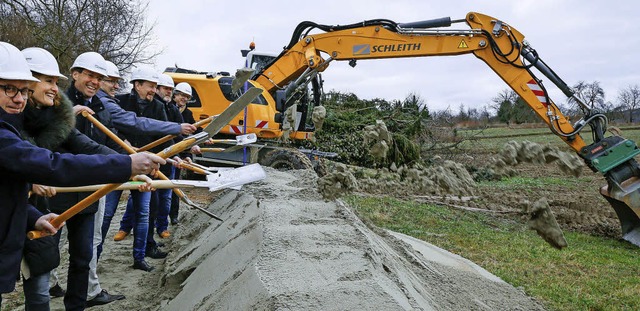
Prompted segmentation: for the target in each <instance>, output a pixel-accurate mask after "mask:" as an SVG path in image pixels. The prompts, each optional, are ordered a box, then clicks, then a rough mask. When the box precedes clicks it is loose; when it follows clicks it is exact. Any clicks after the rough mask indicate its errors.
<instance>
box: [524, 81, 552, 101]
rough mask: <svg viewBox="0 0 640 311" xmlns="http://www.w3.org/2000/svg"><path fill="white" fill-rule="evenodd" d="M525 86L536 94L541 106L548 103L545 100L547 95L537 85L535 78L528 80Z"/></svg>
mask: <svg viewBox="0 0 640 311" xmlns="http://www.w3.org/2000/svg"><path fill="white" fill-rule="evenodd" d="M527 86H528V87H529V89H531V91H532V92H533V94H534V95H536V97H537V98H538V100H539V101H540V103H541V104H542V105H543V106H545V107H547V105H549V103H548V102H547V97H546V96H545V95H544V90H543V89H542V88H541V87H540V86H539V85H538V83H536V81H535V80H533V79H531V80H529V82H527Z"/></svg>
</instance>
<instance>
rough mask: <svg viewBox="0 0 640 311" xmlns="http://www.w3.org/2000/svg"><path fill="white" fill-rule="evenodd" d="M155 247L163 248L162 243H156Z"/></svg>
mask: <svg viewBox="0 0 640 311" xmlns="http://www.w3.org/2000/svg"><path fill="white" fill-rule="evenodd" d="M156 246H157V247H164V243H162V242H156Z"/></svg>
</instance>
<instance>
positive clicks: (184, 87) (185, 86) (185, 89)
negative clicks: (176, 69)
mask: <svg viewBox="0 0 640 311" xmlns="http://www.w3.org/2000/svg"><path fill="white" fill-rule="evenodd" d="M174 91H179V92H182V93H185V94H187V95H189V96H192V95H191V85H189V83H187V82H180V83H178V85H176V88H175V90H174Z"/></svg>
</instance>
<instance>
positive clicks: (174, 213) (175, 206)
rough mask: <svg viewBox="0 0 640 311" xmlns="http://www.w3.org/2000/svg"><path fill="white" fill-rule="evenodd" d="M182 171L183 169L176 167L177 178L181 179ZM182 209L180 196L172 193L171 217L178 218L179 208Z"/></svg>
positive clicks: (172, 218)
mask: <svg viewBox="0 0 640 311" xmlns="http://www.w3.org/2000/svg"><path fill="white" fill-rule="evenodd" d="M180 171H181V169H179V168H176V171H175V175H174V176H175V179H180ZM179 209H180V197H179V196H178V195H177V194H176V193H175V192H173V193H172V194H171V210H169V219H171V220H174V219H176V220H177V219H178V210H179Z"/></svg>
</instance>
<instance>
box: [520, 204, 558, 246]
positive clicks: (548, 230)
mask: <svg viewBox="0 0 640 311" xmlns="http://www.w3.org/2000/svg"><path fill="white" fill-rule="evenodd" d="M527 213H528V214H529V216H530V218H529V221H528V222H527V224H528V226H529V229H532V230H535V231H536V233H538V235H539V236H541V237H542V238H543V239H544V240H545V241H547V243H549V244H551V246H553V247H555V248H557V249H562V248H565V247H567V240H566V239H565V238H564V234H563V233H562V230H561V229H560V226H558V222H557V221H556V218H555V217H553V213H552V212H551V209H550V208H549V203H547V199H546V198H540V200H538V201H536V202H534V203H533V204H531V206H530V208H529V210H528V211H527Z"/></svg>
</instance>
